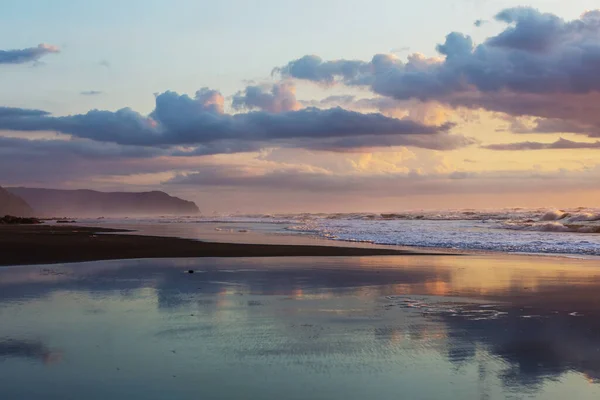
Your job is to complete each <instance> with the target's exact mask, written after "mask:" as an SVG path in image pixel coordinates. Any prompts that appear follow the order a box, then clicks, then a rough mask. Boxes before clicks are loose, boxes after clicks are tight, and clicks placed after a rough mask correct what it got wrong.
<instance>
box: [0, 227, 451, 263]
mask: <svg viewBox="0 0 600 400" xmlns="http://www.w3.org/2000/svg"><path fill="white" fill-rule="evenodd" d="M123 233H126V234H123ZM407 255H409V256H436V255H450V256H455V255H458V254H453V253H439V252H435V251H430V252H428V251H411V250H404V249H386V248H368V247H350V246H324V245H305V244H301V245H299V244H248V243H224V242H212V241H200V240H195V239H184V238H180V237H169V236H151V235H139V234H135V232H134V231H131V230H124V229H110V228H99V227H85V226H76V225H69V226H57V225H5V226H0V266H12V265H39V264H59V263H69V262H85V261H103V260H124V259H144V258H204V257H227V258H233V257H236V258H241V257H367V256H407Z"/></svg>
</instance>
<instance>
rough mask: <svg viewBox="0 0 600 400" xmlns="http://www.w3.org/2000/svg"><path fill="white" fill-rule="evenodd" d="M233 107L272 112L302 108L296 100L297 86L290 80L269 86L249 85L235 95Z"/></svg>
mask: <svg viewBox="0 0 600 400" xmlns="http://www.w3.org/2000/svg"><path fill="white" fill-rule="evenodd" d="M232 107H233V108H234V109H235V110H243V109H247V110H253V109H259V110H263V111H268V112H272V113H279V112H282V111H294V110H299V109H300V108H302V105H301V104H300V103H299V102H298V101H297V100H296V88H295V87H294V85H293V84H291V83H290V82H280V83H276V84H274V85H272V86H271V87H269V88H265V87H263V86H248V87H246V89H245V90H244V91H242V92H238V93H236V94H235V96H233V102H232Z"/></svg>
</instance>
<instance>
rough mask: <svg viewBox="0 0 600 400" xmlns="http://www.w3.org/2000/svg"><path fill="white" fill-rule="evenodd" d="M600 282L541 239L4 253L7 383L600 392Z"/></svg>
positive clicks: (190, 392)
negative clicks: (539, 249) (490, 251)
mask: <svg viewBox="0 0 600 400" xmlns="http://www.w3.org/2000/svg"><path fill="white" fill-rule="evenodd" d="M189 269H193V270H194V271H195V272H196V273H195V274H188V273H186V271H188V270H189ZM598 293H600V268H599V265H598V263H597V262H594V261H586V260H569V259H559V258H543V257H518V256H470V257H444V256H435V257H433V256H423V257H406V256H391V257H390V256H385V257H377V256H375V257H340V258H336V257H333V258H322V257H297V258H292V257H282V258H237V259H232V258H228V259H225V258H203V259H177V260H164V259H156V260H124V261H98V262H90V263H83V264H77V263H75V264H58V265H41V266H15V267H3V268H0V320H1V321H2V323H1V324H0V398H7V399H12V398H15V399H17V398H18V399H20V398H26V399H34V400H36V399H50V400H54V399H65V398H86V399H90V400H96V399H98V400H100V399H106V398H111V399H115V400H121V399H123V400H125V399H131V398H143V399H151V400H154V399H156V400H158V399H164V398H177V399H197V398H211V399H232V398H257V399H258V398H260V399H267V400H269V399H282V398H285V399H307V398H310V399H344V400H355V399H356V400H359V399H361V400H362V399H365V398H376V399H397V398H402V399H409V400H411V399H442V398H443V399H457V400H458V399H460V400H463V399H488V400H495V399H507V398H511V399H521V398H528V399H544V400H554V399H556V400H558V399H564V398H573V399H578V400H579V399H582V400H587V399H590V400H591V399H598V398H600V305H599V298H600V295H599V294H598Z"/></svg>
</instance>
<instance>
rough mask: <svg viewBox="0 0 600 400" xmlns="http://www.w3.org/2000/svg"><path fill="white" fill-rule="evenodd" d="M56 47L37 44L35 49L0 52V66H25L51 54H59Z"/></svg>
mask: <svg viewBox="0 0 600 400" xmlns="http://www.w3.org/2000/svg"><path fill="white" fill-rule="evenodd" d="M59 52H60V50H59V49H58V47H56V46H52V45H49V44H45V43H42V44H39V45H38V46H37V47H30V48H27V49H16V50H0V64H25V63H28V62H36V61H38V60H39V59H40V58H42V57H43V56H45V55H47V54H51V53H59Z"/></svg>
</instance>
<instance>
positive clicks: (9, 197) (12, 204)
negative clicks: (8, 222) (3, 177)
mask: <svg viewBox="0 0 600 400" xmlns="http://www.w3.org/2000/svg"><path fill="white" fill-rule="evenodd" d="M5 215H14V216H16V217H31V216H32V215H33V210H32V209H31V207H30V206H29V204H27V202H26V201H25V200H23V199H22V198H20V197H19V196H17V195H15V194H13V193H10V192H9V191H7V190H5V189H3V188H2V187H0V217H3V216H5Z"/></svg>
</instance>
